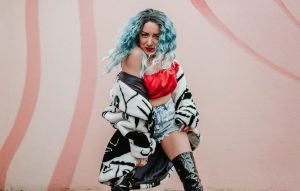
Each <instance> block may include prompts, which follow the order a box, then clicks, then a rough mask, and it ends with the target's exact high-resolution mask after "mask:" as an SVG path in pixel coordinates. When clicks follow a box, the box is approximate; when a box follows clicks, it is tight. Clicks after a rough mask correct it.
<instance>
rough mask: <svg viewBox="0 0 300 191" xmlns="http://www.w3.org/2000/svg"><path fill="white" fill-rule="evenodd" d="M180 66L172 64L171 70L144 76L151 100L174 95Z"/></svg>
mask: <svg viewBox="0 0 300 191" xmlns="http://www.w3.org/2000/svg"><path fill="white" fill-rule="evenodd" d="M178 69H179V66H178V64H177V63H176V62H173V63H172V66H171V68H170V69H162V70H159V71H158V72H156V73H154V74H149V75H147V74H144V83H145V86H146V89H147V91H148V96H149V99H155V98H159V97H162V96H165V95H168V94H169V93H172V92H173V91H174V90H175V88H176V86H177V79H176V74H177V72H178Z"/></svg>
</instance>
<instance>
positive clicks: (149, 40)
mask: <svg viewBox="0 0 300 191" xmlns="http://www.w3.org/2000/svg"><path fill="white" fill-rule="evenodd" d="M147 45H148V46H151V45H153V38H152V37H149V38H148V39H147Z"/></svg>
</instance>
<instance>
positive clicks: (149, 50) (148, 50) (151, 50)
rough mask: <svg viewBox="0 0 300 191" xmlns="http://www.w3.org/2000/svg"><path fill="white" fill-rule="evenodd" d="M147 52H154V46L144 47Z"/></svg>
mask: <svg viewBox="0 0 300 191" xmlns="http://www.w3.org/2000/svg"><path fill="white" fill-rule="evenodd" d="M145 49H146V51H147V52H154V51H155V48H145Z"/></svg>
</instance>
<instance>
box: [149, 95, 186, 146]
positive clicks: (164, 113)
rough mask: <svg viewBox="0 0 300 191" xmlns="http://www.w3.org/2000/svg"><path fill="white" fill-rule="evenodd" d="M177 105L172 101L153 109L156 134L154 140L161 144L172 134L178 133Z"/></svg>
mask: <svg viewBox="0 0 300 191" xmlns="http://www.w3.org/2000/svg"><path fill="white" fill-rule="evenodd" d="M174 117H175V105H174V102H173V100H172V99H170V100H169V101H168V102H167V103H165V104H163V105H159V106H157V107H153V120H154V133H153V138H154V139H155V140H156V141H158V142H160V141H161V140H162V139H163V138H164V137H165V136H168V135H169V134H170V133H171V132H174V131H178V130H179V129H180V126H179V125H176V124H175V118H174Z"/></svg>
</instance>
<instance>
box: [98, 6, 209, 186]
mask: <svg viewBox="0 0 300 191" xmlns="http://www.w3.org/2000/svg"><path fill="white" fill-rule="evenodd" d="M175 49H176V33H175V29H174V27H173V24H172V22H171V21H170V20H169V19H168V17H167V16H166V15H165V14H164V13H163V12H161V11H158V10H153V9H146V10H144V11H141V12H139V13H138V14H137V15H135V16H134V17H132V18H131V19H130V21H129V23H128V25H127V26H126V27H125V29H124V31H123V33H122V35H121V37H120V39H119V42H118V44H117V46H116V47H115V48H114V49H112V51H111V52H110V54H109V55H108V57H107V58H106V60H108V61H109V65H108V67H107V72H110V71H111V70H112V69H113V68H114V67H115V66H118V65H119V64H121V67H122V71H121V72H120V73H119V74H118V76H117V79H116V82H115V83H114V85H113V88H112V89H111V92H110V93H111V99H112V102H111V104H110V106H108V107H107V108H106V109H105V110H104V112H103V113H102V116H103V117H104V118H105V119H107V120H108V121H109V122H110V123H111V124H112V126H113V127H114V128H116V129H117V131H116V132H115V134H114V135H113V137H112V138H111V140H110V142H109V144H108V146H107V149H106V152H105V155H104V157H103V161H102V165H101V169H100V176H99V181H100V182H101V183H104V184H107V185H110V186H111V187H112V190H114V191H116V190H130V189H140V188H150V187H154V186H157V185H159V184H160V183H161V182H162V181H164V180H165V179H167V178H168V177H170V173H171V172H172V171H173V169H174V167H175V169H176V171H177V173H178V175H179V177H180V179H181V181H182V183H183V186H184V189H185V190H188V191H194V190H195V191H202V190H203V187H202V185H201V182H200V179H199V177H198V173H197V169H196V165H195V161H194V157H193V153H192V150H193V149H195V148H196V147H197V146H198V144H199V141H200V134H199V132H198V131H197V129H196V126H197V123H198V112H197V110H196V108H195V104H194V102H193V100H192V96H191V92H190V91H189V89H188V88H187V86H186V81H185V76H184V73H183V70H182V68H181V67H180V65H179V64H178V62H177V61H175V60H174V59H175V53H174V51H175Z"/></svg>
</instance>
